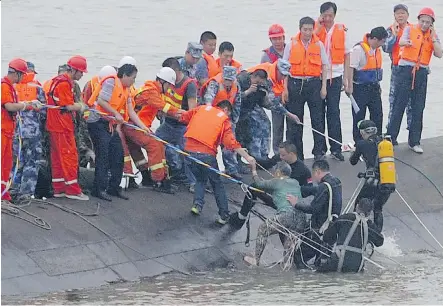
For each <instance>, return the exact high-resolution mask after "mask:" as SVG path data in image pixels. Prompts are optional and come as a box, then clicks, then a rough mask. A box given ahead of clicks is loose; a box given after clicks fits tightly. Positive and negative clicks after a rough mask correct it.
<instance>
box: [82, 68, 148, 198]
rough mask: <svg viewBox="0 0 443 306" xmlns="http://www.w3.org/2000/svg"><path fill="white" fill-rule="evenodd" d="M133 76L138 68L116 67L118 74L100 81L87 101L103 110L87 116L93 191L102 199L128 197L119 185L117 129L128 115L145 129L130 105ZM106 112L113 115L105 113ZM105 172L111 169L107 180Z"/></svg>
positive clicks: (120, 163)
mask: <svg viewBox="0 0 443 306" xmlns="http://www.w3.org/2000/svg"><path fill="white" fill-rule="evenodd" d="M136 77H137V68H136V67H135V66H134V65H131V64H124V65H123V66H121V67H120V68H119V69H118V72H117V75H111V76H108V77H106V78H104V79H103V80H101V81H100V83H99V84H98V85H97V88H96V89H95V90H94V92H93V93H92V96H91V98H90V99H89V101H88V104H89V105H96V107H95V109H96V110H97V111H98V112H100V113H102V114H98V113H97V112H94V111H91V114H90V115H89V117H88V119H87V121H88V129H89V134H90V135H91V139H92V142H93V143H94V150H95V156H96V161H95V164H96V165H95V176H94V190H93V192H92V195H93V196H94V197H97V198H99V199H102V200H106V201H112V198H111V196H115V197H118V198H121V199H124V200H128V198H127V197H126V196H125V195H123V194H122V193H121V189H120V183H121V181H122V177H123V163H124V161H123V155H124V153H123V146H122V140H121V139H120V134H119V133H118V132H117V131H116V129H118V128H120V127H119V126H118V125H121V124H122V123H123V122H126V121H128V119H129V118H131V120H133V122H134V123H135V124H136V125H137V126H139V127H140V128H142V129H147V128H146V127H145V126H144V125H143V123H141V122H140V119H139V118H138V117H137V114H136V113H135V112H134V109H133V108H132V99H131V98H130V93H129V88H130V87H131V86H132V85H133V84H134V82H135V78H136ZM93 101H95V102H93ZM105 114H106V115H108V116H112V117H114V118H115V119H110V118H107V117H104V116H105ZM108 172H110V173H111V177H110V178H109V180H108Z"/></svg>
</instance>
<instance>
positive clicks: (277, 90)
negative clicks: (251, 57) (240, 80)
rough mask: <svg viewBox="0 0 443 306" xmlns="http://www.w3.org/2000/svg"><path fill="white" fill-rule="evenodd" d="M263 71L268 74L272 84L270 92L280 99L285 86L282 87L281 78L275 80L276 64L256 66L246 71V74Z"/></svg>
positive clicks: (282, 80)
mask: <svg viewBox="0 0 443 306" xmlns="http://www.w3.org/2000/svg"><path fill="white" fill-rule="evenodd" d="M260 69H262V70H265V71H266V72H267V74H268V78H269V79H270V80H271V82H272V91H273V92H274V95H275V96H276V97H280V96H281V95H282V93H283V91H284V89H285V85H284V82H285V81H284V79H283V78H282V79H281V80H278V79H277V69H278V68H277V62H274V63H272V64H271V63H263V64H260V65H257V66H255V67H252V68H249V69H248V70H247V71H248V72H251V73H252V72H254V71H257V70H260Z"/></svg>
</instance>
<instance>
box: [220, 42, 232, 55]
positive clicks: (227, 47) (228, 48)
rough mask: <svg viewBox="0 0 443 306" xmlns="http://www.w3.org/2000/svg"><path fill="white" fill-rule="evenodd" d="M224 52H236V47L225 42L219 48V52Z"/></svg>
mask: <svg viewBox="0 0 443 306" xmlns="http://www.w3.org/2000/svg"><path fill="white" fill-rule="evenodd" d="M224 51H232V52H234V45H233V44H231V43H230V42H229V41H224V42H222V43H221V44H220V46H219V47H218V52H220V53H223V52H224Z"/></svg>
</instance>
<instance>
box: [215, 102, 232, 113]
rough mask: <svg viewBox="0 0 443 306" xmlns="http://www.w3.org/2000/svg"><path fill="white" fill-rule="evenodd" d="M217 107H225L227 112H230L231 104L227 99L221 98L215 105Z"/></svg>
mask: <svg viewBox="0 0 443 306" xmlns="http://www.w3.org/2000/svg"><path fill="white" fill-rule="evenodd" d="M216 106H217V107H219V108H227V109H228V111H229V112H232V104H231V102H229V101H228V100H222V101H220V102H218V103H217V105H216Z"/></svg>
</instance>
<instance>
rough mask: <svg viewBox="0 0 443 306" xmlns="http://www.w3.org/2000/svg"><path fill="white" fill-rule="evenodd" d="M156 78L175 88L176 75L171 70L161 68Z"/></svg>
mask: <svg viewBox="0 0 443 306" xmlns="http://www.w3.org/2000/svg"><path fill="white" fill-rule="evenodd" d="M157 78H159V79H162V80H163V81H165V82H168V83H169V84H171V85H174V86H175V81H176V80H177V75H176V74H175V71H174V70H173V69H172V68H169V67H163V68H162V69H160V71H159V72H158V73H157Z"/></svg>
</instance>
